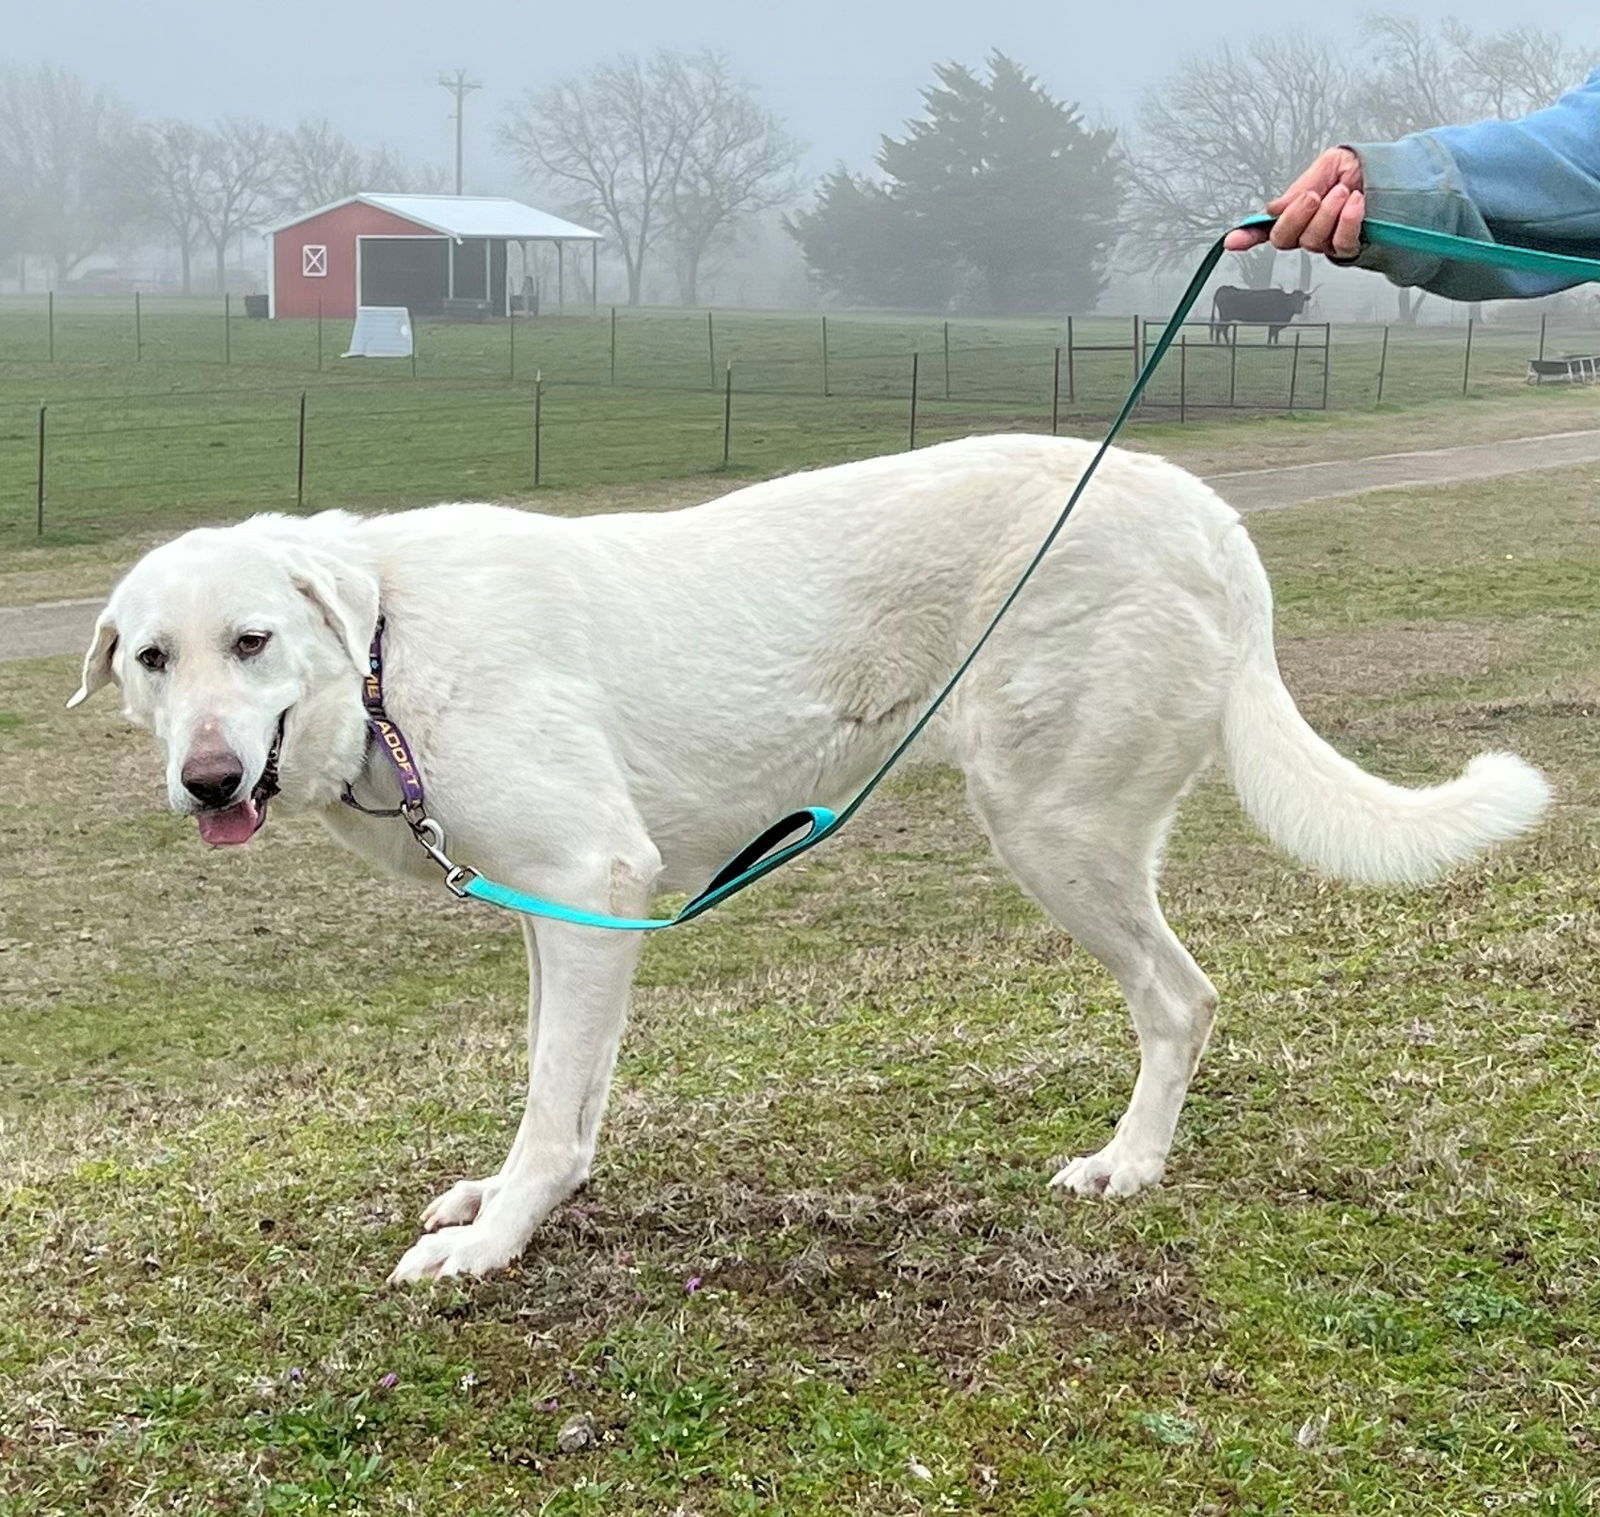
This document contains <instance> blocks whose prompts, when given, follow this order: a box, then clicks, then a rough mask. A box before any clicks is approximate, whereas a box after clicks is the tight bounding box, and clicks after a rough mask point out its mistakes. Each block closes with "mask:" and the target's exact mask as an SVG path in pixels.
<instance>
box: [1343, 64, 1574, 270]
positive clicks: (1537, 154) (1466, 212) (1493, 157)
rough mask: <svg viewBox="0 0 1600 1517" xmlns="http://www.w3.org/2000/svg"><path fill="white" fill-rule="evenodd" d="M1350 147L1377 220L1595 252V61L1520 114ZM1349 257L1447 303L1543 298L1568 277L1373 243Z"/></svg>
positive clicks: (1557, 249) (1554, 250) (1550, 248)
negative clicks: (1556, 93)
mask: <svg viewBox="0 0 1600 1517" xmlns="http://www.w3.org/2000/svg"><path fill="white" fill-rule="evenodd" d="M1350 146H1351V147H1352V148H1353V149H1354V150H1355V152H1356V153H1357V154H1358V155H1359V157H1360V159H1361V177H1362V182H1363V184H1364V186H1365V189H1366V197H1367V214H1368V215H1369V216H1371V217H1373V218H1374V219H1376V220H1379V221H1398V222H1402V223H1404V224H1405V225H1407V226H1418V227H1428V228H1430V229H1432V230H1435V231H1441V232H1451V233H1453V234H1454V235H1456V236H1458V237H1470V238H1474V239H1476V240H1478V241H1480V242H1482V241H1494V242H1514V243H1520V244H1522V245H1523V246H1525V247H1532V248H1541V249H1543V250H1544V251H1546V252H1551V253H1569V254H1572V255H1573V256H1575V257H1578V258H1600V69H1597V70H1596V71H1595V72H1594V73H1593V74H1591V75H1590V76H1589V78H1588V80H1587V81H1585V83H1583V84H1582V85H1580V86H1579V87H1578V88H1577V89H1575V90H1572V91H1570V92H1569V93H1567V94H1565V95H1563V96H1562V97H1561V99H1560V100H1558V101H1557V102H1556V103H1555V104H1554V105H1552V106H1550V107H1548V108H1547V109H1545V110H1542V111H1535V112H1534V113H1533V115H1531V116H1524V117H1523V118H1522V120H1520V121H1484V122H1480V123H1479V124H1478V125H1476V126H1447V127H1438V128H1436V129H1434V130H1432V131H1426V132H1414V133H1412V134H1411V135H1410V136H1409V137H1402V138H1401V139H1400V141H1398V142H1383V143H1365V144H1363V143H1351V144H1350ZM1356 263H1357V265H1358V267H1361V268H1370V269H1376V270H1378V271H1379V272H1381V273H1383V274H1386V275H1387V276H1388V277H1389V278H1390V279H1392V280H1393V281H1394V282H1395V283H1396V284H1403V285H1418V286H1420V287H1421V288H1422V289H1425V290H1430V291H1432V292H1433V293H1434V294H1436V295H1443V296H1445V297H1446V298H1447V299H1450V300H1506V299H1513V298H1519V297H1527V296H1533V295H1548V294H1549V293H1551V291H1553V290H1559V289H1563V288H1565V287H1566V286H1567V285H1569V284H1571V283H1573V281H1571V280H1562V279H1559V278H1553V277H1551V276H1550V275H1541V274H1529V273H1523V272H1519V271H1516V270H1510V269H1488V268H1484V267H1482V266H1481V265H1478V264H1470V263H1460V262H1454V261H1449V260H1442V259H1438V258H1433V257H1429V256H1427V255H1425V254H1418V253H1408V252H1404V251H1401V250H1399V249H1394V248H1383V247H1377V246H1373V245H1369V246H1368V247H1366V248H1364V249H1363V250H1362V253H1361V256H1360V257H1359V258H1358V259H1357V260H1356Z"/></svg>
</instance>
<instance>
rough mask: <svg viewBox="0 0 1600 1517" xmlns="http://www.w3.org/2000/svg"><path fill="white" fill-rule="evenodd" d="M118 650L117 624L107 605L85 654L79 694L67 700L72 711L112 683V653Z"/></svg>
mask: <svg viewBox="0 0 1600 1517" xmlns="http://www.w3.org/2000/svg"><path fill="white" fill-rule="evenodd" d="M116 651H117V624H116V623H115V622H114V621H113V620H112V619H111V607H110V606H107V607H106V608H105V610H104V611H102V612H101V613H100V615H99V618H98V619H97V620H96V622H95V624H94V636H93V637H92V638H90V639H89V651H88V652H87V653H85V654H84V655H83V682H82V683H81V684H80V685H79V686H78V690H77V694H75V695H74V696H73V697H72V699H71V700H69V701H68V702H67V709H68V710H69V711H70V710H71V709H72V708H73V707H74V706H81V705H82V704H83V703H84V702H85V701H86V700H88V699H89V697H90V696H91V695H93V694H94V693H95V691H96V690H98V689H99V688H100V687H101V686H102V685H108V684H110V683H111V655H112V654H113V653H115V652H116Z"/></svg>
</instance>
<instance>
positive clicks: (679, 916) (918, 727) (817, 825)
mask: <svg viewBox="0 0 1600 1517" xmlns="http://www.w3.org/2000/svg"><path fill="white" fill-rule="evenodd" d="M1272 221H1273V218H1272V217H1270V216H1253V217H1251V218H1250V219H1249V220H1248V221H1245V222H1242V223H1241V226H1244V227H1257V226H1270V225H1271V224H1272ZM1361 230H1362V238H1363V239H1364V240H1365V241H1367V242H1373V243H1380V244H1384V245H1387V246H1389V247H1396V248H1403V249H1406V250H1408V251H1410V252H1416V253H1429V254H1434V255H1436V256H1438V257H1440V258H1445V259H1457V260H1460V261H1464V262H1468V263H1479V264H1486V265H1491V266H1493V267H1496V268H1503V269H1520V270H1524V271H1529V272H1534V273H1545V274H1554V275H1557V276H1561V277H1565V278H1567V279H1569V280H1571V281H1573V282H1574V283H1581V282H1585V281H1590V280H1600V260H1595V259H1588V258H1572V257H1569V256H1567V255H1566V254H1562V253H1545V252H1540V251H1538V250H1537V249H1534V248H1523V247H1514V246H1510V245H1508V244H1505V243H1490V242H1473V241H1471V240H1470V239H1468V238H1464V237H1455V236H1451V235H1450V234H1449V233H1446V232H1432V231H1426V230H1423V229H1421V228H1418V227H1408V226H1400V225H1398V224H1396V223H1394V222H1387V221H1367V222H1364V223H1363V224H1362V229H1361ZM1225 252H1226V249H1225V248H1224V246H1223V239H1222V238H1220V237H1219V238H1218V239H1217V241H1216V242H1214V243H1213V244H1212V245H1211V247H1210V249H1209V250H1208V251H1207V253H1206V255H1205V257H1204V258H1202V259H1201V260H1200V265H1199V267H1198V268H1197V269H1196V270H1195V272H1194V274H1193V276H1192V277H1191V278H1190V280H1189V283H1188V286H1187V288H1186V289H1185V290H1184V292H1183V294H1182V295H1181V296H1179V298H1178V303H1177V305H1176V306H1175V307H1174V309H1173V313H1172V315H1171V317H1170V318H1169V319H1168V320H1167V323H1166V325H1165V327H1164V328H1163V329H1162V333H1161V337H1160V339H1159V340H1158V341H1157V343H1156V345H1155V347H1154V348H1153V349H1152V350H1151V352H1150V355H1149V357H1148V358H1146V359H1145V362H1144V365H1143V367H1142V368H1141V369H1140V370H1139V373H1138V376H1137V377H1136V378H1135V379H1134V382H1133V387H1132V388H1131V389H1130V390H1129V391H1128V395H1127V398H1126V399H1125V400H1124V401H1123V402H1122V406H1121V408H1120V409H1119V410H1118V412H1117V414H1116V416H1115V417H1113V418H1112V421H1111V426H1110V427H1109V428H1108V429H1107V431H1106V435H1105V437H1104V438H1103V439H1102V441H1101V443H1100V446H1099V447H1098V448H1096V449H1095V452H1094V456H1093V457H1092V458H1091V459H1090V460H1089V463H1088V466H1087V467H1086V468H1085V469H1084V471H1083V473H1082V474H1081V475H1079V476H1078V482H1077V484H1076V485H1074V486H1073V488H1072V493H1071V494H1070V495H1069V496H1068V497H1067V502H1066V504H1065V505H1064V506H1063V507H1062V508H1061V511H1060V513H1059V514H1058V515H1057V517H1056V519H1055V521H1054V522H1053V523H1052V524H1051V527H1050V530H1049V531H1048V532H1047V533H1046V534H1045V536H1044V540H1043V541H1042V542H1041V543H1040V544H1039V547H1038V550H1037V551H1036V552H1035V553H1034V555H1033V557H1032V558H1030V559H1029V560H1028V565H1027V567H1026V568H1025V569H1024V570H1023V571H1022V574H1021V575H1020V576H1019V578H1018V579H1017V582H1016V584H1014V585H1013V586H1012V587H1011V590H1010V592H1009V593H1008V594H1007V596H1006V598H1005V599H1004V600H1003V601H1002V602H1001V603H1000V608H999V610H997V611H996V612H995V613H994V615H993V616H992V617H991V618H990V619H989V622H988V625H987V626H985V627H984V629H983V632H982V634H981V635H980V636H979V638H978V640H977V641H976V642H975V643H974V644H973V645H972V649H971V651H970V652H969V653H968V654H967V656H966V657H965V658H964V659H962V660H961V663H960V664H959V665H958V666H957V668H956V671H955V673H954V674H952V675H951V676H950V678H949V679H948V680H946V681H945V683H944V686H943V688H942V689H940V691H939V693H938V694H937V695H935V696H934V698H933V700H932V701H930V702H929V704H928V706H927V709H926V710H924V711H923V713H922V715H921V716H919V717H918V718H917V720H916V722H915V724H914V725H913V726H912V728H911V730H910V731H909V732H907V733H906V735H905V736H904V737H903V738H902V739H901V740H900V741H899V742H898V743H897V744H896V745H895V748H894V751H893V752H892V753H891V754H890V755H889V756H888V758H886V759H885V760H884V761H883V763H881V764H880V765H879V766H878V768H877V770H876V772H875V773H874V774H873V775H872V777H871V778H870V779H869V780H868V781H867V782H866V784H864V785H863V786H862V787H861V789H860V790H859V791H858V792H857V793H856V796H855V798H854V799H853V800H852V801H851V802H850V803H849V804H848V805H847V806H846V807H845V808H844V810H842V811H838V812H834V811H830V810H829V809H828V808H827V807H826V806H803V807H802V808H801V809H800V810H798V811H795V812H792V813H790V815H788V816H786V817H784V818H783V819H782V820H781V821H777V822H774V823H773V825H772V826H770V827H769V828H767V829H766V831H764V832H763V833H761V835H760V836H759V837H756V838H753V839H752V840H751V841H750V842H749V843H747V844H746V845H745V846H744V847H743V848H741V849H740V850H739V851H738V853H736V854H735V855H734V856H733V857H732V858H731V859H729V860H728V862H727V863H726V864H724V865H723V866H722V868H721V869H719V870H718V871H717V873H716V874H715V875H714V876H713V877H712V880H711V882H710V884H708V885H707V886H706V887H705V889H704V890H702V891H701V892H700V893H699V894H698V895H696V896H694V897H693V898H692V899H691V900H689V901H688V902H687V903H686V904H685V905H684V906H683V907H682V908H681V909H680V910H679V911H677V912H676V913H675V914H674V915H672V916H669V917H620V916H611V915H608V914H607V913H605V912H600V911H587V910H584V909H583V908H581V907H577V906H566V905H563V904H561V903H560V902H559V901H547V900H544V899H543V898H541V897H539V896H534V895H527V894H525V893H524V892H522V891H520V890H513V889H511V887H510V886H509V885H501V884H497V883H496V882H495V881H494V880H489V879H485V878H484V877H483V876H482V875H480V874H478V873H477V872H476V871H475V870H473V869H471V868H469V867H467V866H465V865H460V864H456V863H454V862H453V861H452V860H451V858H450V857H449V855H448V853H447V852H446V849H445V842H444V833H443V830H442V829H441V828H440V826H439V824H438V823H437V822H435V821H433V820H432V819H431V818H429V817H427V816H426V815H425V814H424V813H423V812H422V811H421V809H420V806H419V807H418V809H417V814H416V815H415V816H411V815H407V817H406V820H407V821H408V823H409V825H410V826H411V827H412V830H413V832H415V833H416V834H417V837H418V840H419V841H420V842H421V843H422V845H423V847H424V849H425V850H426V851H427V853H428V854H429V856H430V857H431V858H432V859H433V860H434V861H435V862H436V863H437V864H438V865H439V866H440V867H441V868H442V869H444V871H445V883H446V885H447V886H448V887H449V888H450V889H451V890H452V891H453V892H454V893H455V894H456V895H458V896H463V897H471V898H472V899H473V900H476V901H485V902H487V903H488V904H489V905H491V906H499V907H502V908H503V909H504V910H507V911H516V912H520V913H522V914H523V915H524V916H533V917H543V918H546V919H547V920H550V921H556V922H571V923H574V924H576V925H578V926H581V927H603V928H609V929H611V930H613V931H619V932H659V931H660V930H661V929H663V928H666V927H677V926H680V925H681V924H682V923H684V922H692V921H693V920H694V919H695V918H696V917H698V916H702V915H704V914H705V913H706V912H708V911H710V910H711V908H712V907H714V906H719V905H721V904H722V902H723V901H725V900H727V899H728V898H729V897H730V896H734V895H737V894H738V893H739V892H740V891H741V890H746V889H748V888H749V887H750V886H751V885H753V884H755V882H756V881H757V880H759V879H761V878H762V877H763V876H765V875H769V874H771V873H772V871H773V870H775V869H781V868H782V867H783V866H784V865H785V864H787V863H789V862H790V861H791V860H793V859H797V858H799V857H800V855H801V854H803V853H809V852H810V851H811V849H813V848H815V847H816V846H817V845H818V844H819V843H822V842H824V841H825V840H826V839H828V838H830V837H832V836H833V834H834V833H836V832H838V831H839V830H840V829H841V828H842V827H844V826H845V825H846V824H847V823H848V822H849V821H850V819H851V818H852V817H853V816H855V814H856V812H858V811H859V810H860V809H861V808H862V806H863V805H865V804H866V801H867V797H868V796H870V795H871V794H872V792H873V791H874V790H876V789H877V788H878V786H879V785H881V784H882V783H883V782H884V780H885V779H887V778H888V776H889V774H890V772H891V771H892V770H893V769H894V767H895V766H896V765H897V764H898V763H899V762H900V760H901V759H902V758H904V757H905V755H906V751H907V750H908V749H909V748H910V747H911V745H912V744H913V743H914V742H916V740H917V738H918V737H920V736H921V735H922V732H923V730H924V729H925V728H926V727H927V725H928V723H929V722H931V721H932V720H933V719H934V717H935V716H936V715H937V714H938V712H939V710H940V708H941V707H942V706H943V705H944V703H945V702H946V701H947V700H949V698H950V696H951V695H952V694H953V693H954V691H955V688H956V686H957V685H959V684H960V683H961V681H962V679H963V678H964V677H965V675H966V673H967V671H968V670H969V669H971V667H972V665H973V664H974V663H975V662H976V660H977V658H978V655H979V654H980V653H982V652H983V650H984V647H985V646H986V645H987V644H988V641H989V639H990V638H991V637H992V636H993V635H994V632H995V629H996V628H997V627H998V626H999V625H1000V623H1001V622H1002V621H1003V620H1004V619H1005V617H1006V615H1007V613H1008V612H1009V611H1010V610H1011V608H1012V606H1013V605H1015V604H1016V601H1017V597H1018V596H1020V595H1021V594H1022V592H1023V590H1024V589H1025V588H1026V587H1027V584H1028V581H1029V580H1030V579H1032V578H1033V576H1034V572H1035V571H1036V570H1037V569H1038V567H1039V565H1040V564H1041V563H1043V562H1044V556H1045V554H1047V553H1048V552H1049V551H1050V549H1051V548H1052V547H1053V546H1054V544H1055V541H1056V539H1057V538H1058V537H1059V536H1060V535H1061V529H1062V528H1063V527H1065V526H1066V524H1067V519H1068V518H1069V517H1070V516H1071V515H1072V513H1073V511H1074V509H1076V507H1077V504H1078V502H1079V501H1080V500H1081V499H1082V498H1083V492H1084V491H1085V490H1086V489H1088V487H1089V483H1090V481H1091V480H1092V479H1093V478H1094V475H1095V471H1096V470H1097V469H1098V468H1099V467H1100V463H1101V461H1102V460H1103V459H1104V458H1105V456H1106V454H1107V453H1109V452H1110V451H1111V447H1112V444H1113V443H1114V442H1115V441H1116V438H1117V434H1118V433H1119V432H1121V430H1122V427H1123V424H1124V423H1125V422H1126V421H1127V419H1128V417H1129V416H1130V415H1132V413H1133V409H1134V407H1135V406H1136V405H1137V404H1138V403H1139V397H1140V396H1141V395H1143V394H1144V390H1145V386H1146V385H1148V384H1149V382H1150V379H1151V376H1152V375H1154V373H1155V371H1156V369H1157V368H1159V367H1160V364H1161V360H1162V359H1163V358H1164V357H1166V354H1167V350H1168V349H1169V348H1170V347H1171V346H1172V343H1173V339H1174V337H1175V336H1176V335H1177V333H1178V330H1179V328H1180V327H1181V326H1182V324H1183V321H1184V318H1185V317H1186V316H1188V314H1189V312H1190V311H1191V310H1193V309H1194V304H1195V302H1196V301H1197V300H1198V299H1199V298H1200V294H1201V291H1202V290H1203V289H1204V288H1205V284H1206V281H1207V280H1208V279H1210V277H1211V274H1212V271H1213V270H1214V269H1215V268H1216V266H1217V264H1218V263H1219V262H1220V261H1221V259H1222V256H1223V254H1224V253H1225ZM375 673H376V670H375ZM377 709H378V716H379V718H380V719H383V718H382V708H381V698H380V705H379V706H378V708H377ZM385 720H386V719H385ZM391 725H392V724H391ZM383 751H384V752H386V753H388V752H390V749H389V748H388V747H385V748H384V750H383Z"/></svg>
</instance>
